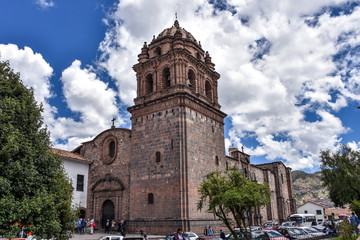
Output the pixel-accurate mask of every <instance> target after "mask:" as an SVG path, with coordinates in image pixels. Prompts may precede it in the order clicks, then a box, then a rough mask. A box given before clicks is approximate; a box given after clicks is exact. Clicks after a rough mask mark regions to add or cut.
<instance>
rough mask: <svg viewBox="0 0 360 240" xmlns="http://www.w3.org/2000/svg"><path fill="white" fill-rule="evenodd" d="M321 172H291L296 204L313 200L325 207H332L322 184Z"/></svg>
mask: <svg viewBox="0 0 360 240" xmlns="http://www.w3.org/2000/svg"><path fill="white" fill-rule="evenodd" d="M320 177H321V172H316V173H306V172H303V171H293V172H292V182H293V187H294V195H295V199H296V203H297V204H303V203H304V202H308V201H311V202H315V203H319V204H321V205H324V206H327V207H334V203H333V202H331V200H330V198H329V192H328V190H327V189H326V188H325V187H323V186H322V181H321V180H320Z"/></svg>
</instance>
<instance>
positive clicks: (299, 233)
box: [278, 228, 310, 240]
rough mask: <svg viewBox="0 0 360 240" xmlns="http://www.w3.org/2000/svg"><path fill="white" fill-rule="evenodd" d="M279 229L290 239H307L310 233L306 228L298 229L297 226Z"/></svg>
mask: <svg viewBox="0 0 360 240" xmlns="http://www.w3.org/2000/svg"><path fill="white" fill-rule="evenodd" d="M278 231H279V232H280V233H281V234H282V235H283V236H284V237H286V238H288V239H291V240H293V239H306V238H309V237H310V235H309V234H308V233H306V232H305V231H304V230H298V229H297V228H279V229H278Z"/></svg>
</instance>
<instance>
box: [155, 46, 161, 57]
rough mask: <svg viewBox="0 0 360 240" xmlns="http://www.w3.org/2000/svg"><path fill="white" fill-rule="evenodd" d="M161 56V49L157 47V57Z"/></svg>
mask: <svg viewBox="0 0 360 240" xmlns="http://www.w3.org/2000/svg"><path fill="white" fill-rule="evenodd" d="M160 55H161V47H157V48H156V49H155V56H160Z"/></svg>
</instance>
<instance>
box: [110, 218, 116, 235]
mask: <svg viewBox="0 0 360 240" xmlns="http://www.w3.org/2000/svg"><path fill="white" fill-rule="evenodd" d="M115 224H116V223H115V220H112V221H111V233H114V232H115Z"/></svg>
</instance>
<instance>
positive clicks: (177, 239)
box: [174, 228, 185, 240]
mask: <svg viewBox="0 0 360 240" xmlns="http://www.w3.org/2000/svg"><path fill="white" fill-rule="evenodd" d="M182 233H183V231H182V229H181V228H178V230H177V232H176V233H175V235H174V240H185V238H184V236H183V234H182Z"/></svg>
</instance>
